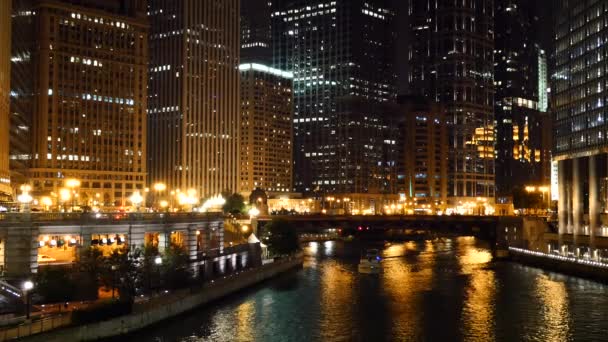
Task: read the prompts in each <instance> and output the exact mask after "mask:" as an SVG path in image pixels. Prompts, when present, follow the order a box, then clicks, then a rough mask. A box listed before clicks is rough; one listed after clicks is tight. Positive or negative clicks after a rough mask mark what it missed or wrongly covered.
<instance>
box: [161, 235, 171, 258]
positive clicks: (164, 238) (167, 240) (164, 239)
mask: <svg viewBox="0 0 608 342" xmlns="http://www.w3.org/2000/svg"><path fill="white" fill-rule="evenodd" d="M170 244H171V236H170V233H169V232H166V231H161V232H158V251H159V252H161V253H164V252H165V250H167V249H168V248H169V245H170Z"/></svg>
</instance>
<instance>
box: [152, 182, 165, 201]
mask: <svg viewBox="0 0 608 342" xmlns="http://www.w3.org/2000/svg"><path fill="white" fill-rule="evenodd" d="M165 190H167V185H166V184H165V183H156V184H154V192H155V193H156V198H155V199H154V202H157V203H159V204H160V195H161V193H162V192H164V191H165Z"/></svg>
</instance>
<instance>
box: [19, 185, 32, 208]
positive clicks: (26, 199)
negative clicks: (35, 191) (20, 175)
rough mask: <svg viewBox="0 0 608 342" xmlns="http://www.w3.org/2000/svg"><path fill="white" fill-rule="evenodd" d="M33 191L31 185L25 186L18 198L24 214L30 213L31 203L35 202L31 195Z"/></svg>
mask: <svg viewBox="0 0 608 342" xmlns="http://www.w3.org/2000/svg"><path fill="white" fill-rule="evenodd" d="M31 190H32V187H31V186H30V185H28V184H24V185H22V186H21V194H20V195H19V196H17V201H19V203H21V205H22V207H23V208H22V209H23V212H29V211H30V203H32V200H33V198H32V195H30V191H31Z"/></svg>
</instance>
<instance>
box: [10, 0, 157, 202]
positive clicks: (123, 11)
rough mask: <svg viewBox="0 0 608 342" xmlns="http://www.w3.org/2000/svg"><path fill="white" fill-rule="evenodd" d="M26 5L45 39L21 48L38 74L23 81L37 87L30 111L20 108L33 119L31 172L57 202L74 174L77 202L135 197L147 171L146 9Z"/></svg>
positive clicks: (42, 1) (37, 37) (68, 2)
mask: <svg viewBox="0 0 608 342" xmlns="http://www.w3.org/2000/svg"><path fill="white" fill-rule="evenodd" d="M20 11H22V12H21V15H23V16H31V18H32V23H33V27H34V28H33V32H34V34H33V35H32V36H31V37H32V39H33V41H32V42H33V43H32V44H29V46H30V47H36V48H32V49H30V50H29V51H28V52H27V54H26V55H21V57H22V58H24V59H31V62H30V63H31V64H30V65H31V71H32V74H33V78H32V79H31V82H32V83H30V84H29V85H26V86H25V88H24V89H26V88H29V89H32V90H33V92H32V96H31V101H32V102H31V103H30V105H29V107H28V108H30V109H31V112H30V113H19V114H23V115H24V120H25V122H28V121H29V124H31V126H26V127H25V129H26V130H28V131H31V134H30V137H31V138H30V145H29V151H25V152H23V156H22V157H23V159H29V160H26V161H27V166H28V167H27V169H26V171H25V177H26V179H27V181H28V182H29V183H31V185H32V186H33V189H34V193H35V194H36V195H48V196H54V198H55V201H57V202H60V201H61V198H59V197H58V194H59V193H60V191H59V190H60V189H61V188H62V187H64V186H65V185H66V184H65V183H66V180H67V179H71V178H74V179H78V180H80V186H79V189H78V191H77V192H76V193H73V194H72V196H76V195H78V198H76V199H74V198H72V199H71V201H72V203H74V202H76V203H78V204H87V205H93V204H97V205H126V204H128V203H127V202H128V198H129V196H130V195H131V194H132V193H133V192H135V191H137V190H140V191H143V188H144V184H145V174H146V163H145V160H146V141H145V139H144V138H145V135H146V115H145V111H146V108H147V105H146V103H147V89H146V79H147V62H148V44H147V38H148V37H147V34H148V26H147V23H146V20H145V8H144V7H143V6H142V4H141V3H138V1H135V0H134V1H131V2H125V1H85V0H82V1H78V0H64V1H54V0H39V1H34V2H32V3H31V7H30V8H29V9H20ZM15 57H17V58H19V55H16V56H15ZM15 81H16V82H17V83H15V84H23V83H27V79H18V80H15ZM15 94H16V95H19V93H18V90H16V91H15ZM26 95H27V94H26ZM17 107H19V104H18V103H16V108H17ZM16 129H20V128H19V127H17V128H16ZM19 154H21V153H19ZM15 155H16V154H15Z"/></svg>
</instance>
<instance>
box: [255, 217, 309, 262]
mask: <svg viewBox="0 0 608 342" xmlns="http://www.w3.org/2000/svg"><path fill="white" fill-rule="evenodd" d="M262 241H264V243H265V244H266V245H267V246H268V251H269V252H270V253H271V254H272V255H286V254H291V253H294V252H296V251H298V250H299V249H300V244H299V241H298V234H297V232H296V229H295V227H294V226H293V225H292V224H291V223H289V222H287V221H285V220H281V219H278V220H272V221H271V222H270V223H268V224H267V225H266V226H265V227H264V235H263V237H262Z"/></svg>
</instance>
